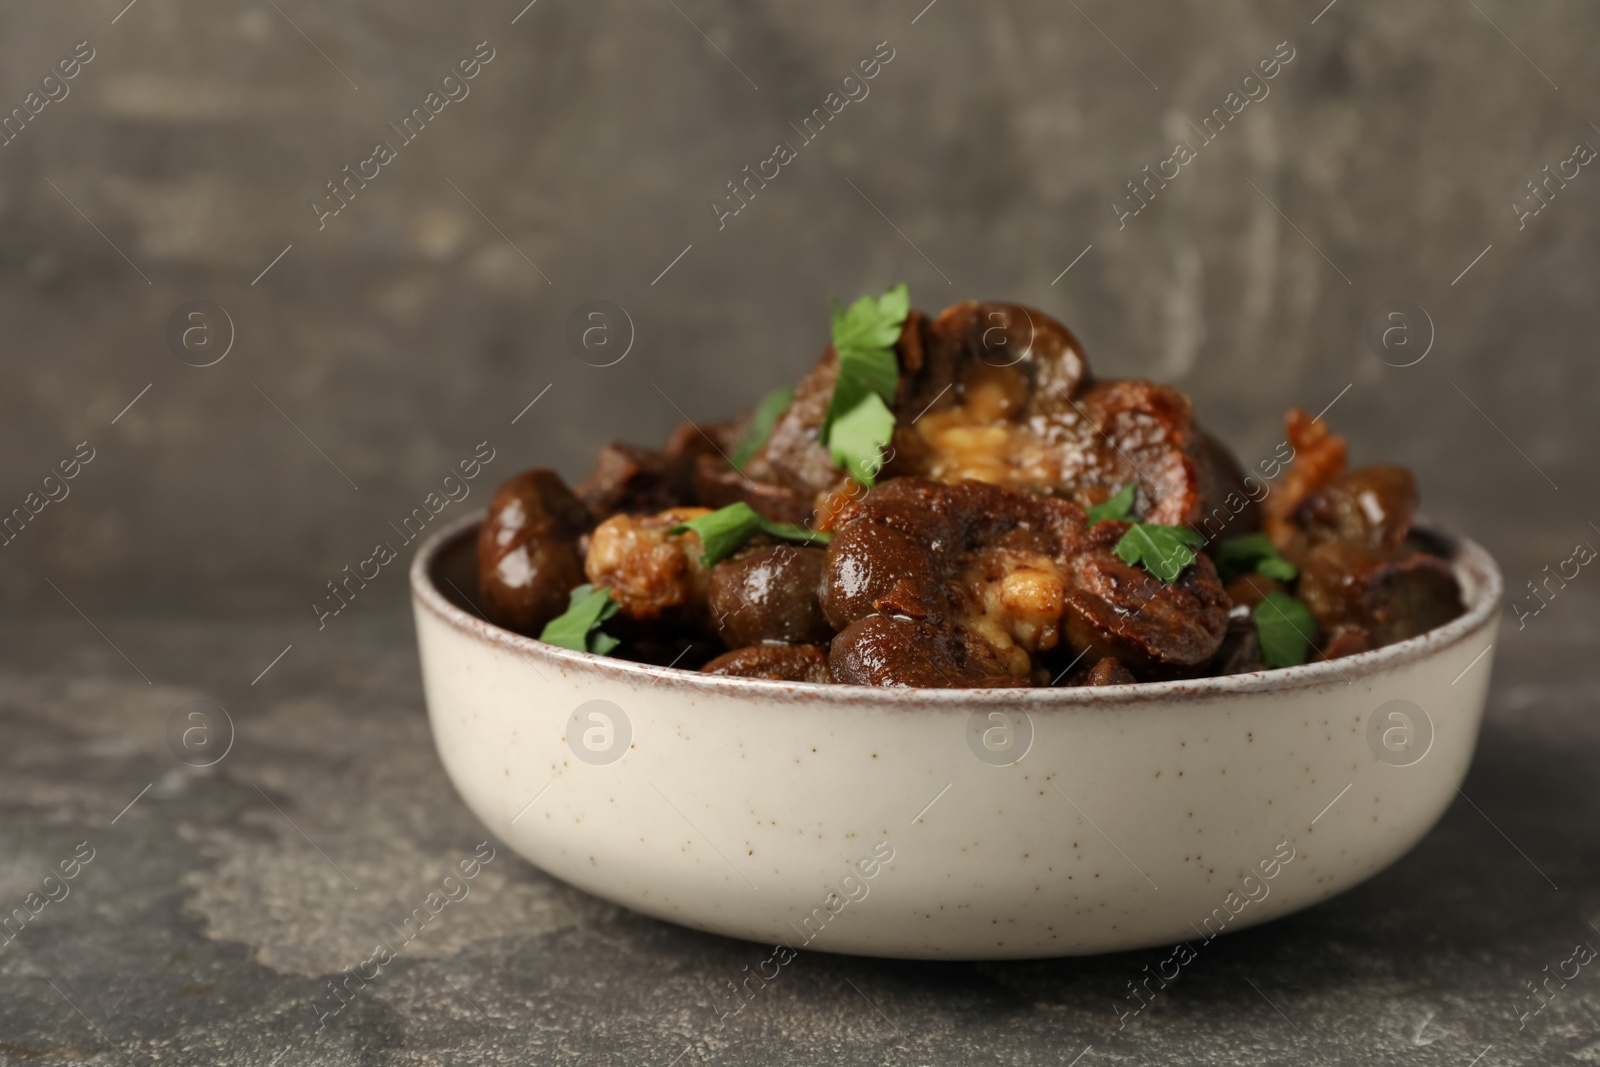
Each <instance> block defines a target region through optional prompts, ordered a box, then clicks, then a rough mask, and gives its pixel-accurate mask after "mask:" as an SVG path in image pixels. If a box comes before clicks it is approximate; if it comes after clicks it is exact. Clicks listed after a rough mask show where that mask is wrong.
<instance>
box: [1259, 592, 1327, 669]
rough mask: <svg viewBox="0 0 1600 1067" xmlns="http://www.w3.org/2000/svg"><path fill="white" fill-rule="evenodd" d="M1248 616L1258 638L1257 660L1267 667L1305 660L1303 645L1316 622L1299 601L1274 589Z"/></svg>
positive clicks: (1296, 665)
mask: <svg viewBox="0 0 1600 1067" xmlns="http://www.w3.org/2000/svg"><path fill="white" fill-rule="evenodd" d="M1250 617H1251V618H1252V619H1254V620H1255V623H1256V635H1257V636H1258V637H1260V638H1261V658H1262V659H1263V660H1265V661H1266V664H1267V666H1269V667H1298V666H1299V665H1300V664H1302V663H1304V662H1305V661H1306V646H1307V645H1309V644H1310V643H1311V635H1312V634H1313V633H1315V632H1316V630H1317V621H1316V619H1315V618H1313V617H1312V615H1311V609H1310V608H1308V607H1306V605H1305V603H1304V602H1303V601H1299V600H1296V599H1295V598H1294V597H1292V596H1290V595H1288V594H1287V593H1280V592H1278V591H1277V590H1276V589H1274V590H1273V591H1272V592H1270V593H1268V594H1267V596H1266V599H1265V600H1263V601H1261V603H1259V604H1257V605H1256V606H1255V609H1254V610H1252V611H1251V612H1250Z"/></svg>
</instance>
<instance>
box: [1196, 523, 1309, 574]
mask: <svg viewBox="0 0 1600 1067" xmlns="http://www.w3.org/2000/svg"><path fill="white" fill-rule="evenodd" d="M1211 561H1212V562H1213V563H1215V564H1216V565H1217V575H1218V577H1220V578H1221V579H1222V582H1223V584H1224V585H1226V584H1227V583H1229V582H1231V581H1233V580H1234V579H1235V578H1237V577H1239V576H1240V575H1243V574H1264V575H1266V576H1267V577H1268V578H1276V579H1277V580H1278V581H1280V582H1290V581H1293V580H1294V578H1295V575H1297V574H1299V573H1300V572H1299V571H1298V570H1296V569H1295V565H1294V564H1293V563H1290V562H1289V561H1288V560H1286V559H1284V558H1283V557H1282V556H1280V555H1278V546H1277V545H1275V544H1273V543H1272V538H1270V537H1268V536H1267V535H1266V534H1264V533H1253V534H1246V535H1244V536H1243V537H1230V538H1228V539H1227V540H1226V541H1222V542H1221V543H1219V544H1218V545H1217V548H1216V551H1214V552H1212V553H1211Z"/></svg>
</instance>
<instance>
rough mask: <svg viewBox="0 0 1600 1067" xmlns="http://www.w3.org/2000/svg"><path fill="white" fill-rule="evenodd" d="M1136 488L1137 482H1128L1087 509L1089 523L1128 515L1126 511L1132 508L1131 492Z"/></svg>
mask: <svg viewBox="0 0 1600 1067" xmlns="http://www.w3.org/2000/svg"><path fill="white" fill-rule="evenodd" d="M1137 488H1138V485H1137V483H1135V482H1129V483H1128V484H1127V485H1125V486H1123V487H1122V488H1121V489H1119V490H1117V492H1116V495H1114V496H1110V497H1107V498H1106V499H1104V500H1102V501H1100V503H1098V504H1096V505H1095V506H1094V507H1092V508H1090V509H1089V525H1090V526H1093V525H1094V524H1095V523H1097V522H1105V521H1106V520H1107V519H1117V520H1122V519H1126V518H1127V517H1128V512H1130V511H1132V510H1133V494H1134V492H1135V490H1136V489H1137Z"/></svg>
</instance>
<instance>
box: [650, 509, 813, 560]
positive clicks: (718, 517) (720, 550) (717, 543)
mask: <svg viewBox="0 0 1600 1067" xmlns="http://www.w3.org/2000/svg"><path fill="white" fill-rule="evenodd" d="M689 530H693V531H694V532H695V533H697V534H699V535H700V544H701V545H702V546H704V548H705V552H704V553H703V554H702V555H701V557H700V563H701V565H702V566H705V567H710V566H712V565H713V564H716V563H721V562H722V561H723V560H725V559H727V558H728V557H729V556H731V555H733V554H734V553H735V552H737V551H738V550H739V547H740V546H741V545H743V544H744V543H745V542H746V541H748V540H750V538H752V537H754V536H755V535H756V534H757V533H759V532H763V531H764V532H766V533H769V534H771V535H772V536H773V537H777V538H781V539H782V540H785V541H804V542H806V543H807V544H813V545H825V544H827V543H828V542H829V541H831V540H833V537H832V535H831V534H825V533H821V532H820V531H817V530H808V529H806V528H805V527H803V526H794V525H791V524H790V523H787V522H773V521H772V520H771V519H769V518H767V517H766V516H765V515H762V514H761V513H760V512H758V511H756V509H755V508H753V507H751V506H750V505H749V504H746V503H745V502H744V501H742V500H741V501H739V503H737V504H729V505H728V506H727V507H725V508H718V509H717V510H716V511H713V512H712V513H711V514H709V515H701V516H700V517H699V518H697V519H690V520H689V521H688V522H685V523H680V524H679V525H677V526H674V527H673V528H672V529H670V530H668V531H667V534H668V535H669V536H674V537H675V536H677V535H678V534H681V533H686V532H687V531H689Z"/></svg>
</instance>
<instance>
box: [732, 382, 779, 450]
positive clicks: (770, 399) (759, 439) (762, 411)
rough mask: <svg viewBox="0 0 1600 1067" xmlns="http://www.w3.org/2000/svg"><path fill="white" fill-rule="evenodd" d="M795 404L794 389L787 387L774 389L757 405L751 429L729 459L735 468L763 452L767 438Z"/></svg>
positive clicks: (740, 439) (741, 439) (751, 418)
mask: <svg viewBox="0 0 1600 1067" xmlns="http://www.w3.org/2000/svg"><path fill="white" fill-rule="evenodd" d="M793 403H794V389H793V387H791V386H787V385H786V386H784V387H783V388H782V389H774V390H773V391H772V392H770V393H768V394H767V395H766V396H764V397H762V398H761V403H759V404H757V405H756V410H755V414H754V415H752V416H750V426H749V428H748V429H746V430H745V432H744V436H743V437H741V438H739V443H738V444H736V445H734V446H733V453H732V454H731V455H729V457H728V458H729V459H730V460H731V461H732V462H733V465H734V466H735V467H743V466H744V465H745V464H746V463H749V462H750V457H751V456H753V455H755V454H756V453H757V452H759V451H761V449H762V447H763V446H764V445H765V444H766V443H767V438H769V437H771V436H772V428H773V427H774V426H775V425H777V423H778V420H779V419H780V418H782V417H783V413H784V412H786V411H788V410H789V406H790V405H791V404H793Z"/></svg>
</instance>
